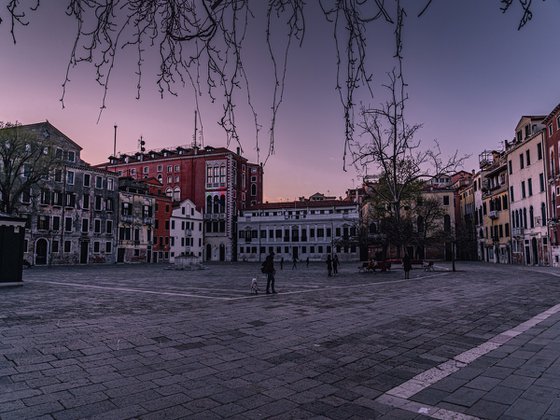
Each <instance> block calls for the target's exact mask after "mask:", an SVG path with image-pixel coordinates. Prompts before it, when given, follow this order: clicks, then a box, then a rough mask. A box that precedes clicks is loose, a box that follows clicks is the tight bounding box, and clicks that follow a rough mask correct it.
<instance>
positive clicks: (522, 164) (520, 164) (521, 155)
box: [519, 153, 525, 169]
mask: <svg viewBox="0 0 560 420" xmlns="http://www.w3.org/2000/svg"><path fill="white" fill-rule="evenodd" d="M519 167H520V168H521V169H523V168H524V167H525V165H524V163H523V153H521V154H520V155H519Z"/></svg>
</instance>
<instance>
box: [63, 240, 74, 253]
mask: <svg viewBox="0 0 560 420" xmlns="http://www.w3.org/2000/svg"><path fill="white" fill-rule="evenodd" d="M70 251H72V242H71V241H64V252H66V253H69V252H70Z"/></svg>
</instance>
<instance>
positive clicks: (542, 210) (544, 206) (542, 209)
mask: <svg viewBox="0 0 560 420" xmlns="http://www.w3.org/2000/svg"><path fill="white" fill-rule="evenodd" d="M541 221H542V222H541V226H545V225H546V205H545V204H544V203H541Z"/></svg>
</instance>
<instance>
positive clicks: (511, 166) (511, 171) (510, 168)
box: [475, 160, 513, 186]
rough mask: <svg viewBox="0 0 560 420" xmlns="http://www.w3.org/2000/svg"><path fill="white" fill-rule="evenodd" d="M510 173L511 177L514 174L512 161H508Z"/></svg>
mask: <svg viewBox="0 0 560 420" xmlns="http://www.w3.org/2000/svg"><path fill="white" fill-rule="evenodd" d="M508 172H509V174H510V175H511V174H512V173H513V165H512V164H511V160H508ZM475 186H476V184H475Z"/></svg>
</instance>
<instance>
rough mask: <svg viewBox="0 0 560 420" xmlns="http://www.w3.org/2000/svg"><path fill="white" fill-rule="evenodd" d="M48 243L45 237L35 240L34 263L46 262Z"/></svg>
mask: <svg viewBox="0 0 560 420" xmlns="http://www.w3.org/2000/svg"><path fill="white" fill-rule="evenodd" d="M48 247H49V244H48V242H47V240H46V239H44V238H40V239H37V242H35V265H45V264H47V249H48Z"/></svg>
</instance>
